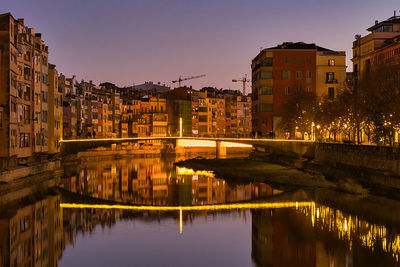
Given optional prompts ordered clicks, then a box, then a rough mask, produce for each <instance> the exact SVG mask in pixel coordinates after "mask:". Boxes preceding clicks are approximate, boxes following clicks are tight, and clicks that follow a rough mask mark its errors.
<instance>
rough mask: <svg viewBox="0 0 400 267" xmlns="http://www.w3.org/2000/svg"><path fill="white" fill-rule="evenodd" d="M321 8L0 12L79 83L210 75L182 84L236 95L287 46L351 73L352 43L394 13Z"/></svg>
mask: <svg viewBox="0 0 400 267" xmlns="http://www.w3.org/2000/svg"><path fill="white" fill-rule="evenodd" d="M149 2H150V3H151V4H149ZM320 2H321V1H314V0H306V1H303V2H302V3H298V1H291V0H286V1H269V2H268V3H266V2H265V1H252V2H251V3H246V2H245V1H225V0H224V1H218V3H213V2H212V1H202V2H201V3H197V2H196V3H194V2H190V3H188V1H181V0H174V1H168V3H163V2H162V1H142V0H141V1H134V2H133V3H132V2H128V1H117V2H116V3H109V2H108V1H96V6H94V5H93V3H94V1H85V2H84V3H80V2H79V1H75V0H73V1H68V3H62V4H60V3H55V2H54V3H53V2H52V1H49V0H43V1H39V2H36V1H35V3H33V2H30V1H18V2H15V1H14V2H13V1H10V0H6V1H5V2H4V3H3V4H2V7H3V8H2V9H1V13H7V12H10V13H11V14H12V15H13V16H14V17H15V18H24V19H25V24H26V25H28V26H30V27H33V28H34V29H35V31H36V32H40V33H42V36H43V38H44V40H45V42H46V44H47V45H48V46H49V52H50V54H49V60H50V62H51V63H52V64H55V65H56V66H57V69H58V70H59V71H60V72H61V73H63V74H65V75H67V76H72V75H77V78H78V79H79V80H81V79H84V80H93V82H94V83H96V84H98V83H100V82H106V81H109V82H113V83H115V84H116V85H118V86H130V85H132V84H141V83H144V82H145V81H153V82H154V83H157V82H161V83H166V84H167V85H169V86H172V87H174V86H177V85H176V84H172V83H171V81H172V80H176V79H177V78H179V76H180V75H182V76H192V75H200V74H206V75H207V76H206V77H205V78H200V79H196V80H191V81H188V82H186V83H185V82H184V83H183V85H188V86H189V85H193V88H194V89H197V90H198V89H200V88H201V87H204V86H213V87H217V88H227V89H228V88H231V89H237V90H241V88H242V84H241V83H233V82H231V80H232V79H239V78H241V77H242V76H243V75H244V74H247V75H248V77H250V76H251V68H250V64H251V60H252V59H253V58H254V57H255V56H256V55H257V53H258V52H259V51H260V48H261V47H263V48H267V47H271V46H275V45H277V44H279V43H282V42H286V41H293V42H298V41H303V42H306V43H316V44H317V45H319V46H323V47H326V48H329V49H332V50H340V51H346V56H347V65H348V68H347V70H348V71H351V69H352V66H351V64H350V63H351V61H350V59H351V57H352V51H351V44H352V41H353V40H354V35H356V34H362V35H365V34H366V30H365V29H366V28H368V27H369V26H371V25H373V23H374V21H375V20H379V21H382V20H385V19H387V18H389V17H390V16H392V15H393V10H395V9H397V8H399V7H397V6H396V5H395V4H396V3H395V1H392V0H391V1H386V2H387V3H386V4H385V5H382V4H380V3H376V2H373V1H370V0H368V1H361V0H357V1H352V2H351V3H348V2H346V1H343V0H340V1H336V2H334V3H330V2H327V1H323V3H320ZM288 6H291V8H287V7H288ZM330 10H333V11H334V12H330ZM354 10H357V13H356V14H355V12H354ZM284 15H287V17H284ZM282 18H284V19H283V20H282ZM298 21H301V23H299V22H298ZM300 24H301V25H303V26H302V27H299V28H295V27H294V26H293V25H300ZM315 25H317V26H316V27H315ZM287 29H292V30H290V31H287ZM310 29H314V30H313V31H310ZM286 32H288V33H286Z"/></svg>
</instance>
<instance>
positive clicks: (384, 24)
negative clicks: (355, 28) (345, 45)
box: [351, 13, 400, 77]
mask: <svg viewBox="0 0 400 267" xmlns="http://www.w3.org/2000/svg"><path fill="white" fill-rule="evenodd" d="M367 31H369V32H370V33H369V34H368V35H366V36H363V37H361V35H356V40H355V41H354V42H353V58H352V59H351V61H352V62H353V72H354V75H355V76H356V77H359V76H358V75H359V74H360V75H362V74H363V73H365V72H369V71H370V68H371V55H372V54H373V53H374V52H375V51H376V50H377V49H379V48H381V47H382V46H384V44H385V41H387V40H389V39H392V38H393V37H395V36H398V35H399V32H400V16H396V13H395V14H394V16H392V17H390V18H389V19H387V20H385V21H381V22H379V21H377V20H376V21H375V24H374V25H373V26H371V27H370V28H368V29H367Z"/></svg>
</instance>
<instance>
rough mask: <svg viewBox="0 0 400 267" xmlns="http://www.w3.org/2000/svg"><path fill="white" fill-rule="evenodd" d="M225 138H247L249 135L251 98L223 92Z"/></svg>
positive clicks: (228, 91)
mask: <svg viewBox="0 0 400 267" xmlns="http://www.w3.org/2000/svg"><path fill="white" fill-rule="evenodd" d="M224 96H225V114H226V134H225V135H226V136H249V135H250V133H251V96H244V95H242V94H241V93H240V92H239V91H232V90H224Z"/></svg>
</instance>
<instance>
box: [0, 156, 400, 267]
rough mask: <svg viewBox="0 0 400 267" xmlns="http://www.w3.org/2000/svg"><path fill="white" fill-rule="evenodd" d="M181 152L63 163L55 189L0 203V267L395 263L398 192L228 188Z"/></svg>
mask: <svg viewBox="0 0 400 267" xmlns="http://www.w3.org/2000/svg"><path fill="white" fill-rule="evenodd" d="M182 159H184V158H121V159H102V160H95V159H91V158H85V159H82V160H81V161H79V162H70V163H67V164H64V165H63V168H64V175H63V177H62V178H61V180H60V184H59V187H60V188H62V190H50V191H49V192H47V191H46V190H44V192H41V193H38V194H37V195H36V196H31V197H29V198H26V199H22V200H21V201H19V202H18V204H14V205H12V206H9V207H7V208H2V212H1V216H0V217H1V218H0V255H1V257H0V260H1V262H0V266H400V263H399V256H400V255H399V254H400V227H399V226H400V224H399V221H400V203H398V202H397V201H394V200H387V199H383V198H379V197H368V198H365V199H360V198H359V197H354V196H351V195H347V194H342V193H338V192H332V191H319V190H314V191H311V192H308V191H303V190H297V191H291V192H283V191H281V190H278V189H275V188H273V187H271V186H270V185H268V184H265V183H259V182H253V183H246V184H241V185H232V184H228V183H227V182H225V181H224V180H223V179H221V178H218V177H215V176H214V174H213V173H212V172H209V171H207V170H203V171H193V170H190V169H185V168H179V167H176V166H174V164H173V163H174V162H175V161H177V160H182ZM116 204H124V206H122V207H118V206H115V205H116ZM100 205H102V206H100ZM138 207H140V208H138Z"/></svg>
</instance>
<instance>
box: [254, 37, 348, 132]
mask: <svg viewBox="0 0 400 267" xmlns="http://www.w3.org/2000/svg"><path fill="white" fill-rule="evenodd" d="M345 77H346V68H345V53H344V52H337V51H332V50H329V49H326V48H323V47H320V46H317V45H315V44H306V43H302V42H299V43H291V42H288V43H283V44H280V45H278V46H276V47H271V48H267V49H264V50H262V51H261V52H260V53H259V54H258V55H257V56H256V57H255V58H254V59H253V61H252V85H253V88H252V128H253V132H255V133H258V134H262V135H266V134H270V135H271V134H272V135H279V134H283V133H281V131H280V129H279V128H278V125H279V121H280V117H281V115H282V112H283V108H284V104H285V103H286V102H287V101H288V99H289V97H290V96H291V95H293V94H294V93H296V92H304V93H311V94H315V95H317V96H323V95H326V94H327V95H329V93H330V94H331V95H332V94H333V95H335V92H336V91H337V87H339V86H341V85H342V84H341V83H342V82H344V80H345Z"/></svg>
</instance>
